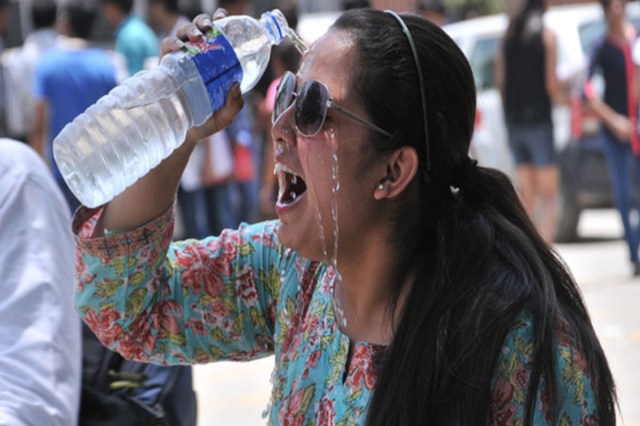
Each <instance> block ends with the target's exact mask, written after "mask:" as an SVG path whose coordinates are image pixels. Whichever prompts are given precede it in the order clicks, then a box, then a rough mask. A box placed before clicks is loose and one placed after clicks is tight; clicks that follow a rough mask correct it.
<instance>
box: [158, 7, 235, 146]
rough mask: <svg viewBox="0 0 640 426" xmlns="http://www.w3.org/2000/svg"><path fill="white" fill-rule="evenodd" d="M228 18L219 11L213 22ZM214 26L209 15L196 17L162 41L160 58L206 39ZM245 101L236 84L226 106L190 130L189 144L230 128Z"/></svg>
mask: <svg viewBox="0 0 640 426" xmlns="http://www.w3.org/2000/svg"><path fill="white" fill-rule="evenodd" d="M225 16H227V11H226V10H225V9H218V10H216V12H215V13H214V15H213V20H217V19H220V18H224V17H225ZM212 26H213V23H212V19H211V17H210V16H209V15H207V14H205V13H203V14H200V15H198V16H196V17H195V18H194V19H193V21H192V22H190V23H188V24H185V25H183V26H181V27H180V28H178V31H177V32H176V35H175V36H174V37H167V38H165V39H164V40H162V44H161V45H160V57H162V56H164V55H166V54H167V53H170V52H177V51H180V50H181V49H182V48H183V47H184V46H185V42H187V41H198V40H199V39H201V38H202V37H204V33H205V32H206V31H208V30H210V29H211V27H212ZM243 105H244V99H243V98H242V93H241V92H240V84H235V85H234V86H233V87H232V88H231V90H229V93H227V101H226V103H225V105H224V106H223V107H222V108H221V109H220V110H218V111H216V113H215V114H213V115H212V116H211V117H210V118H209V119H208V120H207V121H205V122H204V123H203V124H202V125H201V126H198V127H193V128H191V129H189V132H188V133H187V142H191V143H193V142H197V141H199V140H202V139H206V138H207V137H209V136H211V135H212V134H214V133H216V132H219V131H220V130H222V129H224V128H226V127H227V126H229V125H230V124H231V123H232V122H233V120H234V119H235V117H236V115H237V114H238V112H240V110H241V109H242V106H243Z"/></svg>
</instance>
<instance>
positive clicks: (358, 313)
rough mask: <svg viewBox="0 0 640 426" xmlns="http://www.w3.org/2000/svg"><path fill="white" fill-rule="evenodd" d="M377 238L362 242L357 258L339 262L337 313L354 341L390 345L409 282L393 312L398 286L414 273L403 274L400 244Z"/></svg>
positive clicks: (336, 291)
mask: <svg viewBox="0 0 640 426" xmlns="http://www.w3.org/2000/svg"><path fill="white" fill-rule="evenodd" d="M377 240H378V241H371V240H368V241H367V242H366V244H361V245H360V247H361V249H360V251H359V253H358V255H357V256H356V257H352V258H350V259H344V260H343V261H342V263H338V271H339V272H340V276H339V277H338V278H337V279H336V283H335V288H334V303H335V304H336V305H337V309H336V311H337V312H336V315H337V316H342V317H341V318H338V320H339V324H341V329H342V331H343V332H344V333H345V334H347V335H348V336H349V337H350V338H351V339H352V340H355V341H365V342H370V343H375V344H383V345H386V344H389V343H390V342H391V339H392V337H393V324H397V322H398V321H399V313H400V312H401V310H402V306H403V300H404V294H405V293H406V291H407V289H408V288H409V286H408V285H407V283H406V282H405V284H404V285H403V288H402V291H401V293H400V295H399V297H398V300H397V303H396V305H395V306H396V308H395V310H394V312H390V311H389V308H390V307H391V302H392V298H393V297H395V287H396V286H398V285H400V283H399V280H400V279H405V280H406V281H410V277H411V276H413V274H412V273H409V274H402V272H403V271H401V270H400V269H401V264H400V259H401V257H400V253H399V250H398V249H397V248H396V247H392V246H390V244H389V243H388V242H387V241H381V240H382V238H380V239H377ZM403 275H404V276H403Z"/></svg>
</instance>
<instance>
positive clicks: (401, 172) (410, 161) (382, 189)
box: [373, 146, 419, 200]
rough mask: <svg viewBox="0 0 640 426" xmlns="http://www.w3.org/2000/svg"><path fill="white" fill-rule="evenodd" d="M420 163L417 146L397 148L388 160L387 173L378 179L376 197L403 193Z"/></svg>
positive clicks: (388, 196)
mask: <svg viewBox="0 0 640 426" xmlns="http://www.w3.org/2000/svg"><path fill="white" fill-rule="evenodd" d="M418 164H419V160H418V153H417V152H416V150H415V148H413V147H410V146H403V147H402V148H400V149H398V150H396V152H394V153H393V154H391V156H390V157H389V159H388V160H387V166H386V172H387V174H386V175H385V176H382V177H381V178H380V180H379V181H378V185H377V186H376V189H375V191H374V194H373V196H374V198H375V199H376V200H382V199H385V198H395V197H397V196H398V195H400V194H402V192H403V191H404V190H405V189H406V188H407V186H409V184H410V183H411V181H412V180H413V178H414V176H415V175H416V173H417V171H418Z"/></svg>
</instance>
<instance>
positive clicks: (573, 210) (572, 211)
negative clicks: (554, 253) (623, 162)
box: [555, 197, 581, 243]
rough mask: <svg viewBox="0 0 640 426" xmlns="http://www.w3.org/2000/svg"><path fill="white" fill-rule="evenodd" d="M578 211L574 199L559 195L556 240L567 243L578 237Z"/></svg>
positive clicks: (578, 208)
mask: <svg viewBox="0 0 640 426" xmlns="http://www.w3.org/2000/svg"><path fill="white" fill-rule="evenodd" d="M580 212H581V211H580V207H578V205H577V204H576V202H575V201H574V200H571V199H569V198H566V197H561V200H560V211H559V212H558V224H557V228H556V238H555V241H556V242H558V243H569V242H574V241H576V240H577V239H578V222H579V221H580Z"/></svg>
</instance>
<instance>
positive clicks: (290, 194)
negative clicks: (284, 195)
mask: <svg viewBox="0 0 640 426" xmlns="http://www.w3.org/2000/svg"><path fill="white" fill-rule="evenodd" d="M289 197H291V200H295V199H296V198H297V197H298V196H297V195H296V193H295V192H293V191H291V192H290V193H289Z"/></svg>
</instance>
